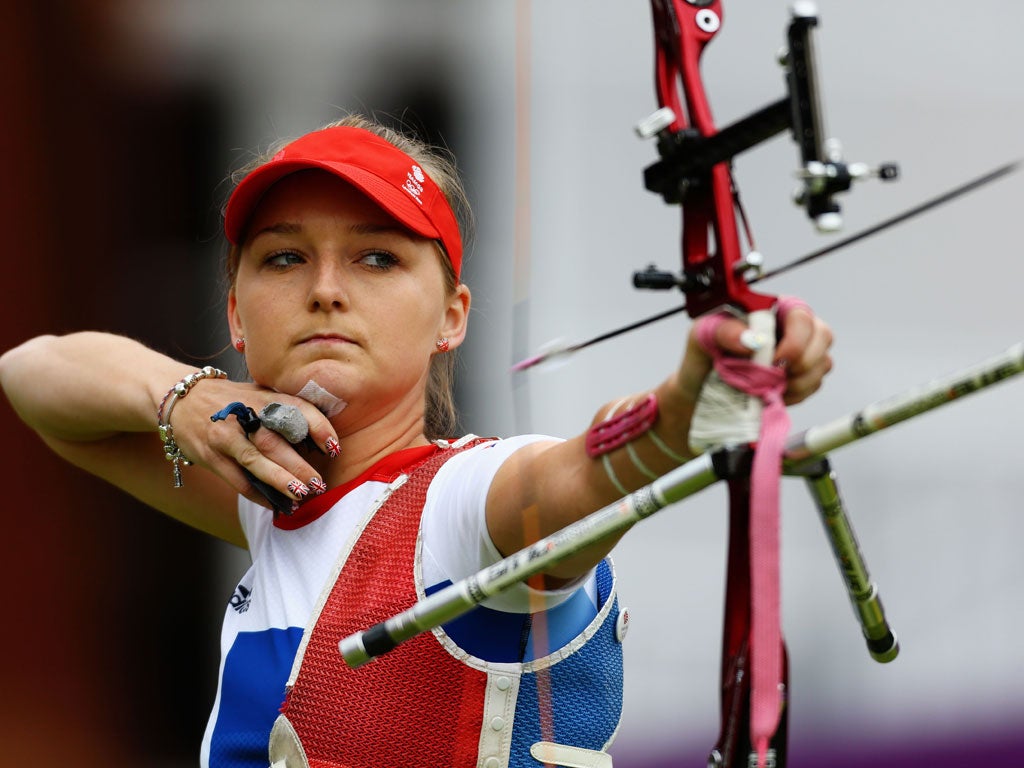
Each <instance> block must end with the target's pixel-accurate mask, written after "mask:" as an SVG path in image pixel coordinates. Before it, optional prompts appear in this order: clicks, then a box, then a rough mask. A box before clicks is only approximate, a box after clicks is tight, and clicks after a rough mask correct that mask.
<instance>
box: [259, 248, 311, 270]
mask: <svg viewBox="0 0 1024 768" xmlns="http://www.w3.org/2000/svg"><path fill="white" fill-rule="evenodd" d="M302 261H303V259H302V257H301V256H299V254H297V253H295V251H279V252H277V253H272V254H270V256H268V257H267V260H266V262H265V263H266V264H267V266H269V267H287V266H291V265H292V264H301V263H302Z"/></svg>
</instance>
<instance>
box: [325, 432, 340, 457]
mask: <svg viewBox="0 0 1024 768" xmlns="http://www.w3.org/2000/svg"><path fill="white" fill-rule="evenodd" d="M325 446H326V448H327V454H328V455H329V456H330V457H331V458H332V459H336V458H338V456H340V455H341V446H340V445H339V444H338V441H337V440H335V439H334V438H333V437H328V438H327V443H326V444H325Z"/></svg>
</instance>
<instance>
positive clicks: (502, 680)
mask: <svg viewBox="0 0 1024 768" xmlns="http://www.w3.org/2000/svg"><path fill="white" fill-rule="evenodd" d="M494 684H495V685H496V686H498V690H499V691H507V690H508V689H509V688H511V687H512V681H511V680H510V679H508V678H507V677H499V678H497V679H496V680H495V681H494Z"/></svg>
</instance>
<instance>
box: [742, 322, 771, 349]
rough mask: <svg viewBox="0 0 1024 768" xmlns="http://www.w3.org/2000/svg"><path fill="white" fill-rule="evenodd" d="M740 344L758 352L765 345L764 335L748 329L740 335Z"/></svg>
mask: <svg viewBox="0 0 1024 768" xmlns="http://www.w3.org/2000/svg"><path fill="white" fill-rule="evenodd" d="M740 344H742V345H743V346H744V347H746V348H747V349H749V350H752V351H754V352H757V350H759V349H761V348H762V347H764V345H765V337H764V334H763V333H758V332H757V331H755V330H752V329H750V328H747V329H746V330H745V331H743V332H742V333H741V334H740Z"/></svg>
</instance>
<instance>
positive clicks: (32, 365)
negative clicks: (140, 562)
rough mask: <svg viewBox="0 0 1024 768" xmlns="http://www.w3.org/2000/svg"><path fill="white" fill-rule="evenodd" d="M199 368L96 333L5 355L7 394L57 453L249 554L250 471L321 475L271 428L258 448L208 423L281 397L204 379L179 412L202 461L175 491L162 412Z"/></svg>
mask: <svg viewBox="0 0 1024 768" xmlns="http://www.w3.org/2000/svg"><path fill="white" fill-rule="evenodd" d="M195 370H196V369H195V367H194V366H191V365H188V364H186V363H182V362H179V361H176V360H174V359H172V358H170V357H167V356H165V355H162V354H160V353H158V352H155V351H153V350H151V349H149V348H147V347H146V346H144V345H142V344H140V343H138V342H136V341H134V340H132V339H128V338H125V337H122V336H115V335H111V334H105V333H96V332H83V333H75V334H70V335H68V336H60V337H58V336H40V337H38V338H35V339H32V340H30V341H28V342H26V343H24V344H22V345H21V346H19V347H16V348H14V349H12V350H10V351H8V352H6V353H5V354H4V355H3V356H0V384H2V386H3V390H4V393H5V394H6V396H7V397H8V399H9V400H10V402H11V404H12V406H13V407H14V409H15V410H16V411H17V413H18V415H19V416H20V417H21V418H22V419H23V420H24V421H25V423H26V424H28V426H29V427H31V428H32V429H33V430H35V431H36V432H37V433H38V434H39V435H40V437H41V438H42V439H43V440H44V441H45V442H46V443H47V445H49V446H50V447H51V448H52V449H53V450H54V451H55V452H56V453H57V454H58V455H60V456H61V457H63V458H65V459H67V460H68V461H70V462H71V463H73V464H75V465H77V466H79V467H81V468H83V469H85V470H86V471H88V472H91V473H92V474H95V475H97V476H98V477H101V478H103V479H104V480H107V481H108V482H110V483H112V484H114V485H116V486H117V487H119V488H121V489H123V490H124V491H126V492H128V493H130V494H132V495H133V496H135V497H136V498H138V499H140V500H141V501H143V502H145V503H146V504H148V505H150V506H152V507H154V508H155V509H157V510H159V511H161V512H164V513H166V514H168V515H170V516H171V517H174V518H176V519H178V520H181V521H182V522H185V523H187V524H188V525H191V526H193V527H195V528H198V529H200V530H202V531H205V532H207V533H210V534H213V535H215V536H217V537H219V538H222V539H224V540H226V541H229V542H231V543H234V544H238V545H240V546H245V539H244V536H243V534H242V529H241V525H240V523H239V520H238V514H237V501H238V499H237V496H238V494H239V493H243V494H244V495H246V496H248V497H249V498H251V499H253V500H254V501H260V500H261V499H260V497H259V496H258V494H257V493H256V492H255V490H254V489H253V488H252V487H251V485H250V484H249V482H248V480H247V479H246V478H245V475H244V473H243V472H242V470H241V466H247V467H248V468H249V469H250V470H251V471H253V472H254V473H255V474H257V476H260V477H261V478H263V479H265V480H267V481H269V482H271V483H272V484H273V485H274V486H275V487H279V488H281V489H285V488H286V487H287V483H288V480H289V479H291V478H292V477H293V476H294V474H295V473H301V474H299V476H300V477H305V478H309V477H310V476H312V474H313V473H315V470H313V469H312V468H311V467H309V465H308V464H306V462H305V460H304V459H303V458H302V457H301V456H299V455H298V454H297V453H296V452H295V451H294V450H292V449H291V447H290V446H288V445H287V443H285V442H284V441H283V440H281V439H280V438H278V437H277V436H276V435H272V434H270V433H268V431H267V430H261V433H266V434H263V435H261V440H263V441H264V444H262V445H259V446H257V445H254V444H252V443H250V442H249V441H247V440H246V439H245V437H244V435H242V434H241V432H240V430H238V429H237V427H236V426H234V425H224V424H223V423H220V424H213V423H211V422H210V420H209V416H210V414H212V413H214V412H216V411H217V410H219V409H220V408H222V407H223V406H224V405H225V404H227V403H228V402H231V401H233V400H242V399H244V400H246V401H247V402H248V403H250V404H252V405H253V406H254V407H256V408H257V409H259V407H261V405H263V404H266V403H267V402H271V401H273V400H282V399H284V398H283V397H282V396H281V395H279V394H277V393H272V392H269V391H267V390H261V389H260V388H259V387H256V386H255V385H252V384H240V383H237V382H231V381H227V380H222V379H204V380H202V381H200V382H199V383H198V384H197V385H196V386H195V387H193V388H192V390H191V391H190V392H189V393H188V395H187V396H186V397H184V398H181V399H179V401H178V402H177V403H176V404H175V407H174V410H173V412H172V417H171V422H172V424H173V426H174V430H175V436H176V438H177V440H178V443H179V445H180V446H181V449H182V451H183V453H184V454H185V455H186V456H188V457H189V459H191V460H192V461H194V462H195V463H196V466H195V467H190V468H188V469H186V470H185V472H186V476H185V485H184V487H182V488H174V487H173V485H172V474H171V465H170V462H168V461H167V460H166V459H165V457H164V453H163V449H162V445H161V443H160V440H159V437H158V436H157V429H156V427H157V410H158V408H159V405H160V402H161V401H162V400H163V398H164V396H165V394H166V393H167V390H168V389H169V388H170V387H171V386H173V385H174V383H175V382H177V381H179V380H181V379H182V378H183V377H184V376H186V375H187V374H190V373H193V372H194V371H195ZM292 400H294V399H290V401H292ZM293 404H296V405H301V406H302V407H303V410H304V413H305V415H306V417H307V420H309V421H310V425H311V430H312V429H316V430H318V434H319V433H323V434H324V435H326V434H331V435H333V434H334V433H333V430H332V428H331V427H330V424H329V423H327V421H326V419H324V418H323V416H322V415H321V414H319V412H318V411H316V409H315V408H313V407H312V406H310V405H309V404H308V403H301V401H296V402H294V403H293ZM325 439H326V438H325ZM321 444H322V442H321Z"/></svg>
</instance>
